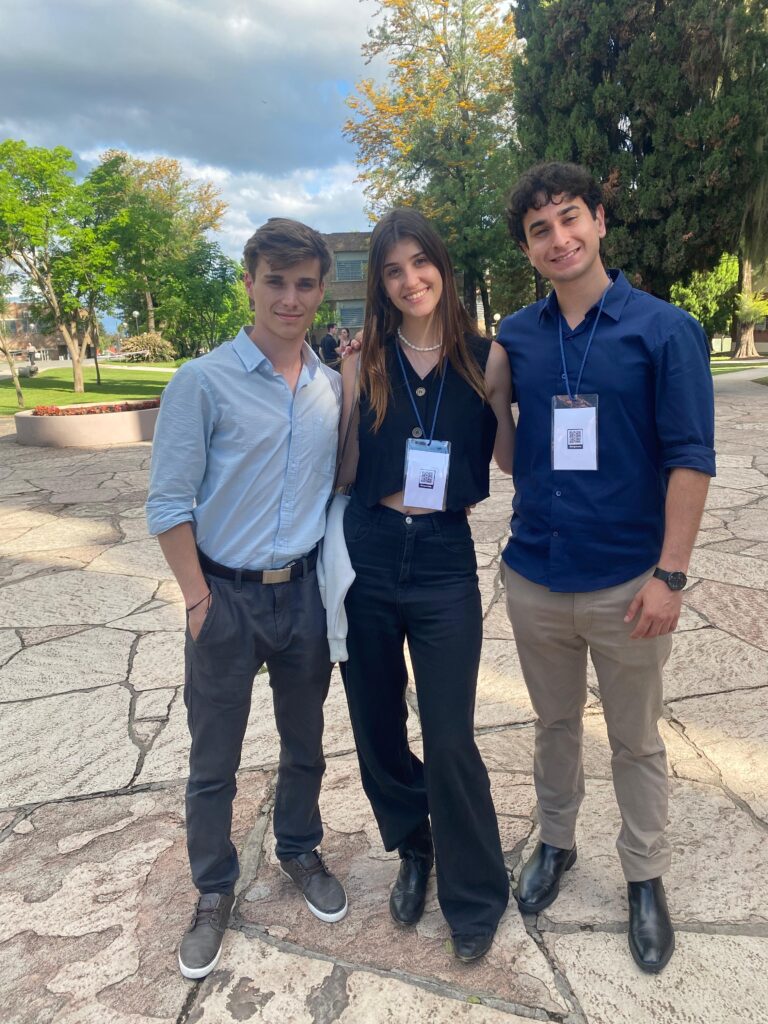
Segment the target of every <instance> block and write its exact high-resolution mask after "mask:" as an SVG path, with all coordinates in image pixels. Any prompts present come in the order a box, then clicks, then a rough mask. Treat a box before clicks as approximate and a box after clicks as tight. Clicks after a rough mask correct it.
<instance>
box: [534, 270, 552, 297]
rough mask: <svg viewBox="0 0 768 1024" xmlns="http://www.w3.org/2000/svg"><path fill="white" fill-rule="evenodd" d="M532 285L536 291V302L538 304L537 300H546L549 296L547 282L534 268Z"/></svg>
mask: <svg viewBox="0 0 768 1024" xmlns="http://www.w3.org/2000/svg"><path fill="white" fill-rule="evenodd" d="M533 283H534V287H535V289H536V301H537V302H538V301H539V299H546V297H547V295H548V294H549V289H548V287H547V282H546V280H545V278H543V277H542V276H541V274H540V273H539V272H538V270H536V268H535V267H533Z"/></svg>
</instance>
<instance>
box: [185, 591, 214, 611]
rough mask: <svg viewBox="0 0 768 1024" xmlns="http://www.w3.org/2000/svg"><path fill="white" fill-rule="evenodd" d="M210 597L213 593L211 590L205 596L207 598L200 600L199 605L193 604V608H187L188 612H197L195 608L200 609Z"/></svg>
mask: <svg viewBox="0 0 768 1024" xmlns="http://www.w3.org/2000/svg"><path fill="white" fill-rule="evenodd" d="M210 596H211V592H210V590H209V591H208V593H207V594H206V595H205V597H201V598H200V600H199V601H198V602H197V604H193V605H192V607H191V608H187V611H188V612H193V611H194V610H195V608H199V607H200V605H201V604H202V603H203V601H207V600H208V598H209V597H210Z"/></svg>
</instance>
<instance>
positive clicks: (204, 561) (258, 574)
mask: <svg viewBox="0 0 768 1024" xmlns="http://www.w3.org/2000/svg"><path fill="white" fill-rule="evenodd" d="M197 554H198V557H199V559H200V568H201V569H202V570H203V572H204V573H208V574H209V575H211V576H218V577H219V578H220V579H223V580H234V581H235V582H236V583H237V582H238V581H239V580H243V581H245V582H247V583H288V582H289V581H290V580H296V579H299V578H300V577H302V576H307V575H308V574H309V573H310V572H311V571H312V570H313V569H314V567H315V564H316V563H317V548H313V550H312V551H310V552H309V554H308V555H304V557H303V558H297V559H296V561H295V562H290V563H289V564H288V565H284V566H283V568H282V569H230V568H229V566H228V565H220V564H219V563H218V562H214V560H213V559H212V558H209V557H208V555H206V554H205V553H204V552H203V551H200V549H199V548H198V551H197Z"/></svg>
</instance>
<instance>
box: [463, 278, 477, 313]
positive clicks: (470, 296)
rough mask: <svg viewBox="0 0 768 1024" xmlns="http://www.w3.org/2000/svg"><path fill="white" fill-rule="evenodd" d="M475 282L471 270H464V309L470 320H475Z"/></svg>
mask: <svg viewBox="0 0 768 1024" xmlns="http://www.w3.org/2000/svg"><path fill="white" fill-rule="evenodd" d="M476 289H477V282H476V281H475V274H474V271H472V270H467V268H466V267H465V268H464V308H465V309H466V311H467V312H468V313H469V315H470V317H471V318H472V320H477V290H476Z"/></svg>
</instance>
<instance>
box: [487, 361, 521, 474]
mask: <svg viewBox="0 0 768 1024" xmlns="http://www.w3.org/2000/svg"><path fill="white" fill-rule="evenodd" d="M485 386H486V391H487V395H488V404H489V405H490V407H491V408H492V409H493V412H494V415H495V416H496V423H497V426H496V443H495V445H494V448H493V458H494V461H495V463H496V465H497V466H498V467H499V469H500V470H501V471H502V473H507V474H511V473H512V467H513V461H514V452H515V421H514V419H513V418H512V373H511V371H510V368H509V358H508V356H507V353H506V352H505V351H504V349H503V348H502V347H501V345H499V344H498V342H496V341H493V342H491V351H490V353H489V354H488V362H487V363H486V366H485Z"/></svg>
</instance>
